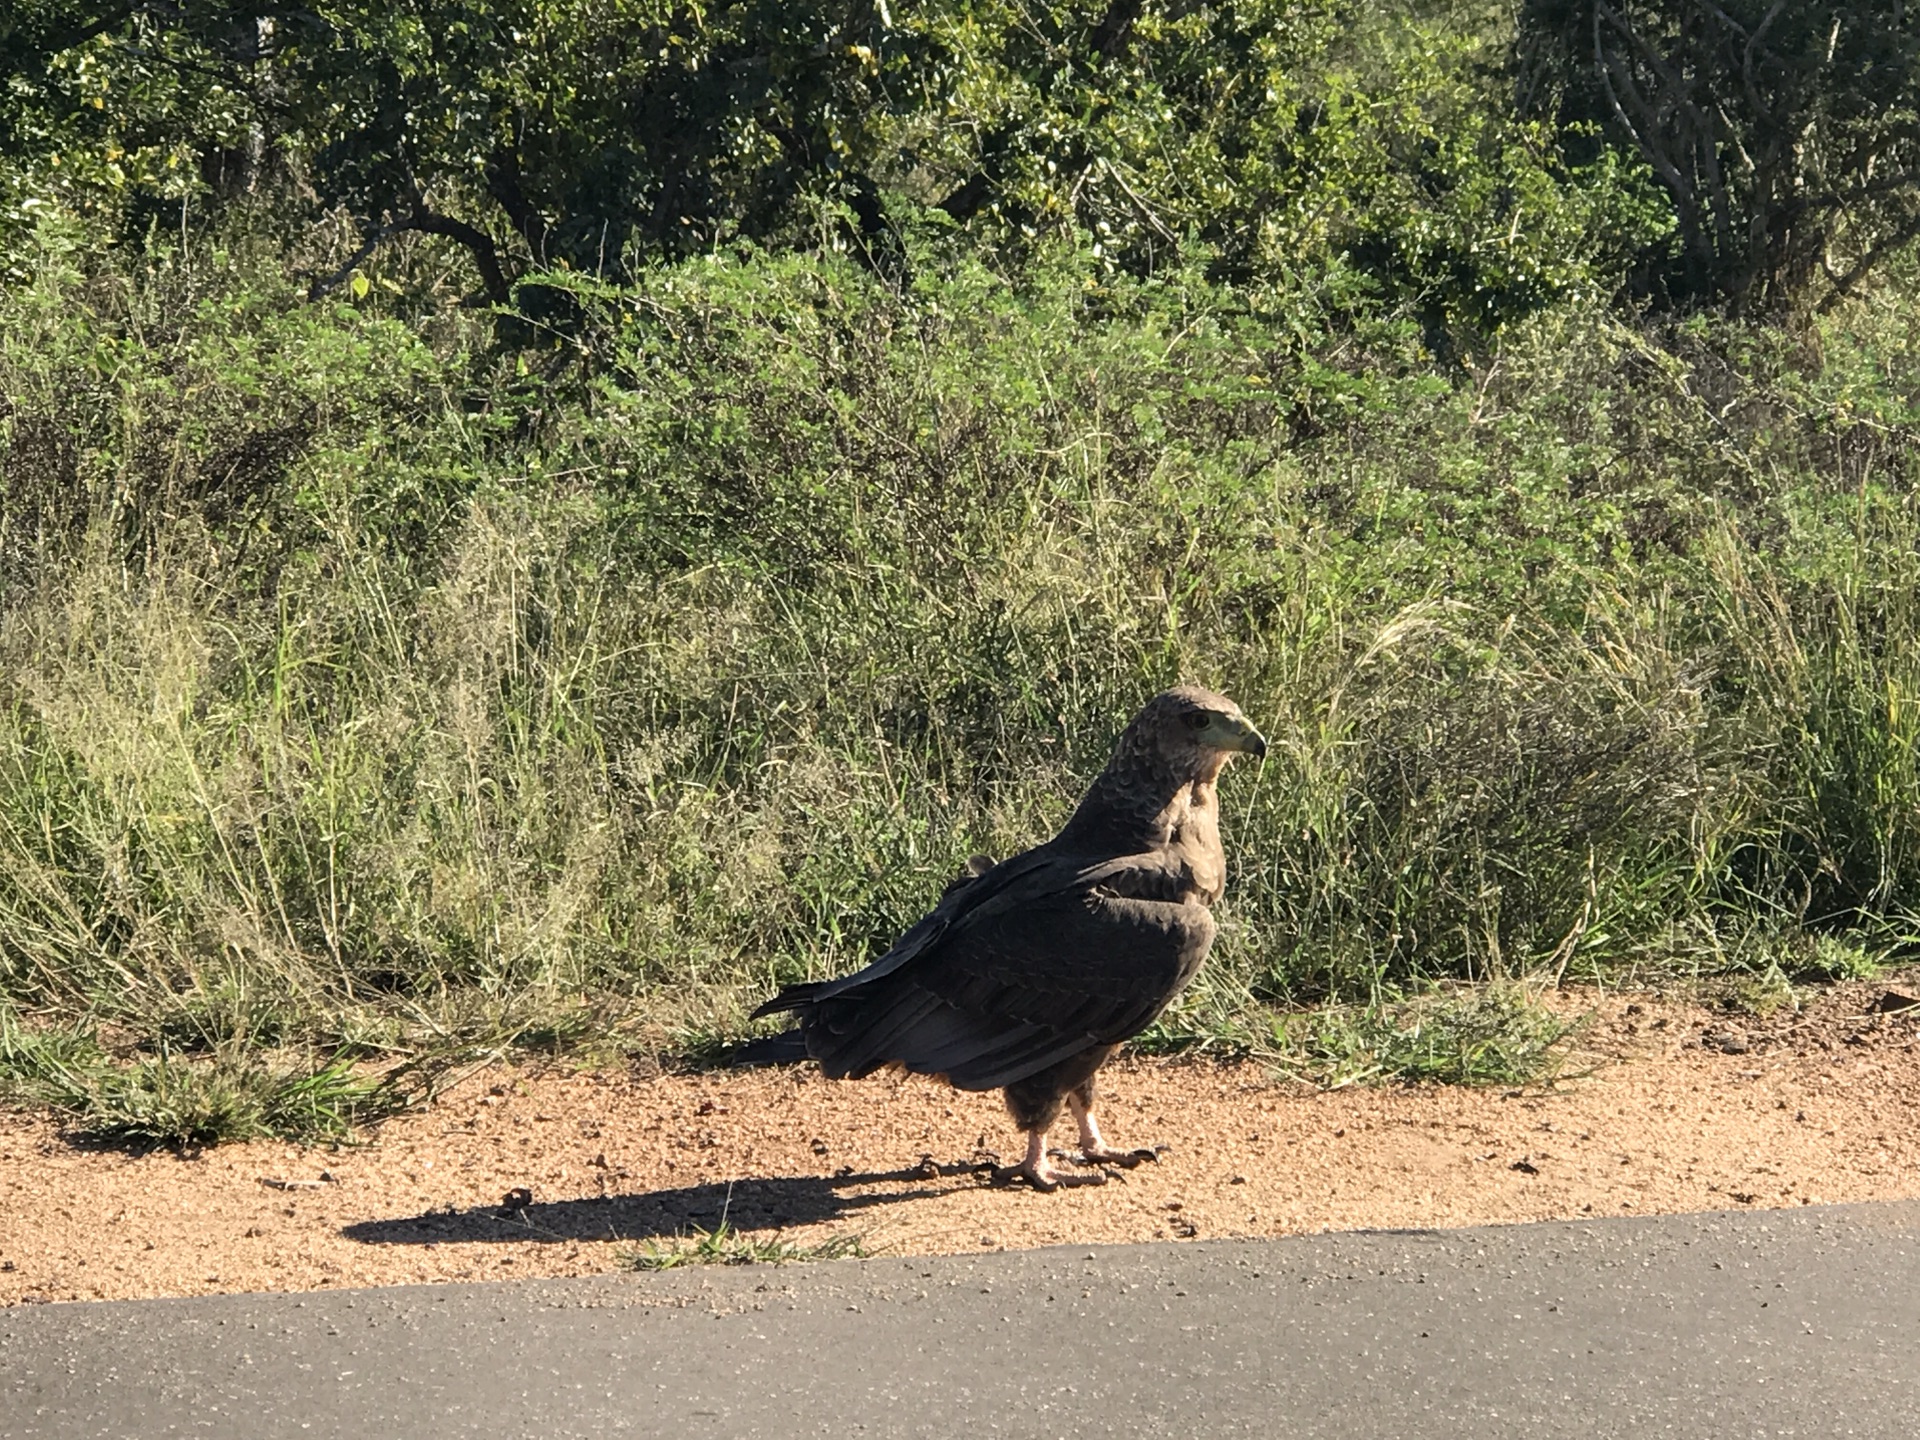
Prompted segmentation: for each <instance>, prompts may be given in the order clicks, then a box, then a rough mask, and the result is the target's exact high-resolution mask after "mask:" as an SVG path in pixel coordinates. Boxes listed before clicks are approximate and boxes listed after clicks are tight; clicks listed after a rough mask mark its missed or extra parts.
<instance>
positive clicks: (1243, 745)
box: [1207, 715, 1267, 760]
mask: <svg viewBox="0 0 1920 1440" xmlns="http://www.w3.org/2000/svg"><path fill="white" fill-rule="evenodd" d="M1214 726H1215V728H1216V729H1217V732H1218V733H1217V734H1215V735H1210V736H1208V737H1207V738H1208V739H1210V740H1212V741H1213V743H1214V744H1215V745H1217V746H1219V747H1220V748H1221V749H1222V750H1236V751H1238V752H1239V753H1240V754H1242V755H1251V756H1253V758H1254V759H1256V760H1264V759H1265V758H1266V755H1267V737H1266V736H1264V735H1262V734H1261V733H1260V732H1259V731H1258V730H1256V729H1254V728H1253V726H1251V725H1249V724H1248V723H1247V722H1246V721H1245V720H1242V719H1239V718H1238V717H1236V716H1232V715H1222V716H1221V717H1220V718H1219V719H1218V720H1216V721H1215V722H1214Z"/></svg>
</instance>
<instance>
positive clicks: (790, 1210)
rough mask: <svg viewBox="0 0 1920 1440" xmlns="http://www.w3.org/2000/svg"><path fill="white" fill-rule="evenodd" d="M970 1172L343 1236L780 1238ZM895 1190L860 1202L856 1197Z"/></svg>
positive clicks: (808, 1179) (488, 1214)
mask: <svg viewBox="0 0 1920 1440" xmlns="http://www.w3.org/2000/svg"><path fill="white" fill-rule="evenodd" d="M982 1176H983V1168H982V1167H981V1166H978V1165H973V1164H964V1163H962V1164H952V1165H925V1164H923V1165H919V1166H916V1167H914V1168H913V1169H910V1170H888V1171H879V1172H872V1173H867V1174H859V1175H852V1174H849V1175H835V1176H831V1177H829V1176H794V1177H783V1178H760V1179H744V1180H729V1181H719V1182H714V1183H711V1184H705V1185H686V1186H681V1187H679V1188H677V1189H672V1190H649V1191H645V1192H643V1193H641V1194H637V1195H598V1196H587V1197H583V1198H581V1199H577V1200H549V1201H541V1202H536V1201H534V1200H533V1199H532V1198H531V1197H530V1196H527V1197H524V1199H523V1197H522V1196H517V1195H514V1194H512V1193H511V1192H510V1193H509V1195H508V1196H507V1199H506V1201H505V1203H502V1204H499V1205H480V1206H475V1207H473V1208H471V1209H467V1210H452V1209H448V1210H430V1211H427V1212H426V1213H424V1214H420V1215H407V1216H400V1217H396V1218H393V1219H389V1220H362V1221H360V1222H358V1223H357V1224H353V1225H348V1226H346V1227H344V1228H343V1229H342V1230H341V1232H340V1233H341V1234H342V1235H344V1236H346V1237H347V1238H348V1239H349V1240H358V1241H360V1242H361V1243H362V1244H366V1245H487V1244H500V1243H504V1242H510V1241H511V1242H525V1241H528V1240H536V1241H549V1242H554V1241H580V1240H630V1241H646V1240H653V1239H663V1238H667V1237H672V1236H683V1235H686V1234H688V1233H689V1232H691V1231H695V1230H709V1231H710V1230H714V1229H717V1228H718V1227H719V1225H720V1223H721V1222H722V1221H723V1220H724V1221H725V1222H726V1223H727V1224H728V1225H730V1226H732V1227H733V1228H735V1229H737V1230H780V1229H786V1228H788V1227H791V1226H797V1225H812V1224H817V1223H819V1222H821V1221H825V1220H837V1219H841V1218H844V1217H846V1216H848V1215H854V1214H858V1213H860V1212H861V1211H864V1210H870V1209H872V1208H874V1207H876V1206H880V1205H894V1204H899V1203H901V1202H903V1201H909V1200H931V1199H934V1198H936V1197H938V1196H941V1195H949V1194H952V1193H953V1192H954V1191H956V1190H965V1189H972V1188H975V1187H976V1186H978V1185H979V1184H980V1183H981V1179H982ZM888 1183H891V1184H895V1185H899V1186H901V1187H902V1188H899V1189H888V1190H882V1191H875V1192H870V1193H865V1194H855V1193H848V1192H851V1191H856V1190H859V1189H860V1188H861V1187H864V1186H870V1185H879V1184H888Z"/></svg>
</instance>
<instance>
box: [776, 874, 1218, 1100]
mask: <svg viewBox="0 0 1920 1440" xmlns="http://www.w3.org/2000/svg"><path fill="white" fill-rule="evenodd" d="M1069 873H1070V874H1071V876H1072V878H1071V879H1070V880H1068V883H1067V884H1066V885H1064V886H1062V885H1060V884H1059V883H1058V879H1056V882H1055V885H1054V887H1053V888H1050V889H1043V890H1042V891H1041V893H1039V894H1024V895H1023V894H1018V893H1016V892H1017V889H1018V888H1020V887H1009V888H1008V889H1006V890H1002V891H1000V892H998V893H997V894H996V895H995V896H994V897H991V903H987V904H982V905H979V906H976V907H974V908H973V909H971V910H970V911H969V912H968V913H967V914H966V915H965V916H964V917H956V919H955V920H954V921H952V922H950V923H949V925H948V926H947V927H946V929H945V931H944V932H943V933H942V934H941V935H940V936H939V937H938V938H937V943H933V944H931V945H929V946H928V947H926V948H924V949H923V950H921V951H920V952H919V953H918V954H917V956H916V957H914V963H913V964H912V965H910V966H905V965H903V966H902V967H901V968H899V969H897V970H895V971H892V972H890V973H889V974H887V975H886V976H884V977H882V978H881V979H879V980H878V981H877V982H874V983H873V984H872V988H871V989H870V990H864V991H862V992H861V993H858V994H851V993H847V992H841V993H842V996H843V997H844V998H842V999H840V1001H839V1003H824V1004H821V1005H820V1006H819V1007H818V1008H817V1009H816V1010H815V1011H814V1012H813V1015H814V1018H813V1020H812V1023H811V1024H810V1025H809V1035H808V1048H809V1049H810V1050H812V1051H813V1053H814V1054H816V1055H817V1056H819V1058H820V1060H821V1063H822V1066H823V1068H825V1069H826V1070H827V1072H828V1073H829V1074H842V1075H862V1074H867V1073H870V1072H871V1071H872V1070H874V1069H877V1068H879V1067H880V1066H882V1065H885V1064H889V1063H899V1064H903V1065H905V1066H906V1067H907V1068H908V1069H910V1070H914V1071H917V1072H920V1073H922V1074H944V1075H947V1076H948V1077H949V1078H950V1079H951V1080H952V1081H953V1083H954V1084H956V1085H959V1086H961V1087H963V1088H966V1089H993V1088H997V1087H999V1086H1002V1085H1007V1084H1011V1083H1012V1082H1013V1081H1015V1080H1019V1079H1022V1078H1024V1077H1025V1076H1027V1075H1031V1074H1033V1073H1034V1072H1036V1071H1038V1070H1041V1069H1044V1068H1045V1067H1046V1066H1048V1065H1051V1064H1053V1063H1055V1062H1056V1061H1059V1060H1063V1059H1065V1058H1067V1057H1068V1056H1070V1055H1075V1054H1078V1053H1080V1052H1081V1051H1083V1050H1086V1049H1089V1048H1091V1047H1093V1046H1096V1045H1102V1044H1111V1043H1113V1042H1115V1041H1118V1040H1121V1039H1125V1038H1126V1037H1127V1036H1129V1035H1133V1034H1136V1033H1138V1032H1139V1031H1140V1030H1142V1029H1144V1028H1145V1027H1146V1026H1147V1025H1148V1024H1150V1023H1151V1022H1152V1020H1153V1018H1154V1017H1155V1016H1156V1015H1158V1014H1159V1013H1160V1011H1161V1010H1162V1009H1164V1008H1165V1007H1166V1005H1167V1003H1168V1002H1169V1001H1170V1000H1171V999H1172V998H1173V997H1174V996H1175V995H1177V994H1178V993H1179V991H1180V989H1181V987H1182V986H1184V985H1185V984H1186V982H1187V981H1188V980H1189V979H1190V978H1191V977H1192V975H1193V972H1194V971H1195V970H1196V969H1197V968H1198V967H1199V964H1200V961H1201V960H1202V959H1204V958H1205V955H1206V951H1207V947H1208V945H1209V944H1210V943H1211V941H1212V938H1213V921H1212V918H1211V917H1210V916H1209V915H1208V914H1207V911H1206V910H1205V908H1204V907H1202V906H1199V905H1190V904H1182V903H1178V902H1174V901H1166V900H1155V899H1140V898H1136V897H1134V896H1129V895H1124V894H1118V893H1115V892H1114V890H1113V888H1112V886H1113V885H1114V884H1116V883H1117V884H1121V885H1126V884H1129V883H1131V882H1133V881H1136V880H1137V878H1138V877H1137V875H1134V874H1132V873H1131V872H1129V871H1128V870H1127V869H1126V867H1123V866H1118V865H1115V864H1113V863H1111V862H1108V863H1105V864H1103V865H1100V866H1078V867H1074V868H1073V869H1072V870H1071V871H1070V872H1069ZM1030 878H1031V877H1030ZM1155 883H1156V885H1157V884H1158V883H1159V882H1155ZM865 973H866V972H863V976H864V974H865ZM823 998H825V997H823Z"/></svg>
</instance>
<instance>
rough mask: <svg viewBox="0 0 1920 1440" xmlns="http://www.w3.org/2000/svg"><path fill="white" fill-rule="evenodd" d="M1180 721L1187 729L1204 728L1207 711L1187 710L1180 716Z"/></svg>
mask: <svg viewBox="0 0 1920 1440" xmlns="http://www.w3.org/2000/svg"><path fill="white" fill-rule="evenodd" d="M1180 721H1181V723H1182V724H1184V725H1185V726H1186V727H1187V729H1189V730H1204V729H1206V728H1207V712H1206V711H1204V710H1189V711H1187V713H1186V714H1184V715H1182V716H1181V717H1180Z"/></svg>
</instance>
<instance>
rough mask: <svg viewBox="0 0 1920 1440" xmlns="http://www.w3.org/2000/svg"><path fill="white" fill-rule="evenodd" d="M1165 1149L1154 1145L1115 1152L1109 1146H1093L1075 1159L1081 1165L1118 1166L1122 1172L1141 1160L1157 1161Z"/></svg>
mask: <svg viewBox="0 0 1920 1440" xmlns="http://www.w3.org/2000/svg"><path fill="white" fill-rule="evenodd" d="M1166 1148H1167V1147H1166V1146H1164V1145H1155V1146H1153V1147H1151V1148H1148V1147H1144V1146H1143V1147H1142V1148H1140V1149H1138V1150H1115V1149H1114V1148H1113V1147H1112V1146H1110V1145H1094V1146H1090V1147H1087V1148H1085V1149H1082V1150H1081V1151H1080V1153H1079V1154H1078V1155H1077V1156H1076V1157H1075V1158H1076V1159H1077V1160H1078V1161H1079V1162H1080V1163H1081V1164H1082V1165H1118V1166H1119V1167H1120V1168H1121V1169H1122V1170H1131V1169H1133V1168H1134V1167H1135V1166H1137V1165H1138V1164H1139V1163H1140V1162H1141V1161H1142V1160H1154V1161H1157V1160H1159V1158H1160V1155H1161V1152H1162V1151H1164V1150H1165V1149H1166Z"/></svg>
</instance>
